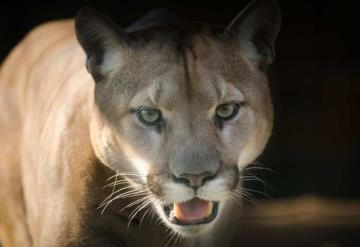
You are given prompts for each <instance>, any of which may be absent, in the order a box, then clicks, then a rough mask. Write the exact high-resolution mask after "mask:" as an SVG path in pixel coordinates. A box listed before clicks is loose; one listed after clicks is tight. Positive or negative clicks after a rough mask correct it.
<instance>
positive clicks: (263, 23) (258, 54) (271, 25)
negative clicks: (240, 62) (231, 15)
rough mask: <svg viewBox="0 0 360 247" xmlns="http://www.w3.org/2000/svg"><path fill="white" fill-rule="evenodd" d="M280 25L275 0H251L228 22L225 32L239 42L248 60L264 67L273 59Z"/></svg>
mask: <svg viewBox="0 0 360 247" xmlns="http://www.w3.org/2000/svg"><path fill="white" fill-rule="evenodd" d="M280 26H281V11H280V7H279V4H278V3H277V1H276V0H253V1H251V2H250V3H249V4H248V5H247V6H246V7H245V8H244V9H243V10H242V11H241V12H240V13H239V14H238V15H237V16H236V17H235V19H234V20H233V21H232V22H231V23H230V25H229V26H228V27H227V28H226V30H225V34H226V35H227V36H230V37H232V38H235V40H236V42H239V45H240V46H241V47H242V48H243V49H244V50H246V51H247V52H246V53H247V54H246V55H247V57H248V58H249V59H250V60H252V61H254V62H255V63H256V64H257V65H258V66H259V67H260V68H265V67H267V65H269V64H270V63H272V61H273V60H274V57H275V52H274V43H275V40H276V38H277V35H278V33H279V30H280Z"/></svg>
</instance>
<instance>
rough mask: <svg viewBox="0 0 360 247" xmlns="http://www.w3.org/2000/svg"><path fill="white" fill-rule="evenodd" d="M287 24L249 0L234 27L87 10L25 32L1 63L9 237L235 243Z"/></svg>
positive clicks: (0, 120) (2, 225)
mask: <svg viewBox="0 0 360 247" xmlns="http://www.w3.org/2000/svg"><path fill="white" fill-rule="evenodd" d="M279 27H280V10H279V7H278V4H277V2H276V1H274V0H254V1H252V2H251V3H249V4H248V5H247V6H246V7H245V9H244V10H243V11H242V12H241V13H240V14H239V15H238V16H237V17H236V18H235V19H234V21H232V22H231V24H230V25H229V26H227V27H219V26H216V27H214V26H211V25H207V24H201V23H198V22H190V21H185V20H183V19H180V18H178V17H176V16H175V15H174V14H172V13H170V12H168V11H165V10H155V11H153V12H150V13H149V14H148V15H146V16H145V17H143V18H142V19H140V20H138V21H137V22H135V23H134V24H132V25H131V26H130V27H128V28H126V29H121V28H120V27H118V26H117V25H116V24H115V23H114V22H113V21H111V20H110V19H109V18H107V17H105V16H103V15H102V14H99V13H97V12H96V11H94V10H92V9H89V8H85V9H82V10H81V11H80V12H79V14H78V15H77V17H76V19H75V20H63V21H56V22H50V23H46V24H44V25H41V26H39V27H37V28H35V29H34V30H33V31H31V32H30V33H29V34H28V35H27V36H26V37H25V38H24V40H23V41H22V42H20V43H19V44H18V45H17V46H16V47H15V49H14V50H13V51H12V52H11V53H10V54H9V56H8V57H7V59H6V60H5V61H4V63H3V64H2V66H1V70H0V112H1V114H0V147H1V148H0V198H1V201H0V217H1V218H0V242H1V245H2V246H3V247H9V246H10V247H13V246H15V247H17V246H21V247H26V246H46V247H49V246H52V247H57V246H164V245H166V244H169V243H171V244H175V242H177V243H176V245H177V246H181V245H182V244H185V245H187V246H189V244H190V245H192V246H220V245H221V246H226V245H227V244H229V243H230V242H231V237H232V234H233V232H234V231H235V230H236V224H237V220H238V218H237V217H238V207H239V203H238V202H237V200H238V199H240V196H241V193H242V172H243V170H244V169H245V167H246V166H247V165H249V164H250V163H251V162H253V161H254V160H255V159H256V158H257V156H258V155H259V154H260V153H261V152H262V151H263V149H264V147H265V145H266V143H267V141H268V139H269V136H270V133H271V130H272V118H273V115H272V104H271V99H270V96H269V89H268V80H267V76H266V71H267V68H268V66H269V64H271V62H272V61H273V59H274V42H275V39H276V37H277V34H278V32H279ZM172 242H174V243H172Z"/></svg>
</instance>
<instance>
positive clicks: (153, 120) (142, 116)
mask: <svg viewBox="0 0 360 247" xmlns="http://www.w3.org/2000/svg"><path fill="white" fill-rule="evenodd" d="M136 115H137V117H138V119H139V120H140V121H141V122H142V123H143V124H145V125H148V126H153V125H156V124H158V123H159V122H160V121H161V119H162V116H161V112H160V111H159V110H157V109H153V108H140V109H139V110H138V111H137V112H136Z"/></svg>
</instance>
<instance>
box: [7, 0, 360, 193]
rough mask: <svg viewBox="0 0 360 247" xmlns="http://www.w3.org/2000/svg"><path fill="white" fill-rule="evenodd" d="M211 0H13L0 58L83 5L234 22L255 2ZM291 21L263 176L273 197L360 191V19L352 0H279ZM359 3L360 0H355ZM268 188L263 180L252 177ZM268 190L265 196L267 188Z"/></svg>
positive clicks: (128, 13) (283, 41)
mask: <svg viewBox="0 0 360 247" xmlns="http://www.w3.org/2000/svg"><path fill="white" fill-rule="evenodd" d="M247 2H248V1H246V0H239V1H236V2H232V1H228V0H221V1H216V2H206V1H195V0H194V1H192V2H184V1H171V2H170V1H163V2H160V1H147V2H146V1H141V0H137V1H120V0H117V1H109V0H101V1H100V0H96V1H64V0H63V1H46V2H41V1H36V0H32V1H27V0H23V1H19V0H17V1H6V2H2V4H1V6H0V8H1V15H0V30H1V36H0V60H2V59H3V58H4V57H5V55H6V54H7V53H8V52H9V51H10V49H11V48H12V47H13V46H14V45H15V44H16V43H17V42H18V41H20V39H21V38H22V37H23V36H24V35H25V34H26V32H28V31H29V30H30V29H31V28H33V27H34V26H36V25H38V24H40V23H42V22H45V21H47V20H53V19H61V18H70V17H74V16H75V14H76V12H77V10H78V9H79V8H80V7H81V6H87V5H90V6H93V7H96V8H98V9H99V10H101V11H103V12H105V13H108V14H109V15H110V16H112V17H113V18H114V19H115V20H116V21H118V22H119V23H120V25H121V26H124V27H125V26H126V25H128V24H129V23H130V22H131V21H134V20H135V19H137V18H138V17H140V16H141V15H143V14H145V13H146V12H147V11H149V10H151V9H152V8H155V7H165V8H168V9H170V10H173V11H174V12H175V13H177V14H178V15H179V16H182V17H186V18H190V19H193V20H200V21H206V22H210V23H214V24H215V23H216V24H227V23H229V22H230V21H231V19H232V18H233V17H235V16H236V14H237V13H238V12H239V11H240V10H241V9H242V7H243V6H244V5H245V4H246V3H247ZM279 2H280V5H281V8H282V12H283V26H282V29H281V33H280V36H279V39H278V42H277V44H276V46H277V57H276V60H275V63H274V64H273V65H272V67H271V70H270V73H269V77H270V80H271V82H270V85H271V90H272V95H273V100H274V107H275V128H274V131H273V132H274V133H273V135H272V138H271V140H270V143H269V145H268V147H267V149H266V151H265V153H264V154H263V155H262V157H260V159H259V161H260V162H261V163H262V164H263V165H264V166H265V167H268V168H271V170H272V171H267V170H264V171H263V172H261V173H258V174H257V175H259V176H261V178H262V179H265V180H266V181H267V182H268V183H269V184H270V185H271V186H272V187H273V189H272V188H270V186H265V187H266V188H265V191H266V193H267V194H268V195H269V196H270V197H271V198H278V197H292V196H297V195H302V194H309V193H311V194H317V195H321V196H326V197H337V198H338V197H341V198H354V199H355V198H360V190H359V188H360V179H359V177H360V166H359V153H360V150H358V148H359V145H358V142H359V135H358V134H359V133H360V131H359V128H360V121H359V120H360V117H359V110H358V106H359V98H360V85H359V84H360V61H359V55H360V54H359V44H360V38H359V37H360V34H359V33H360V31H359V30H360V27H359V24H360V21H359V16H358V13H357V7H356V6H355V5H354V4H353V5H351V4H350V2H348V1H326V0H322V1H321V0H320V1H314V0H303V1H300V0H293V1H285V0H283V1H279ZM354 2H355V1H354ZM248 186H253V187H254V188H255V189H259V190H261V191H264V188H262V185H261V184H251V185H248ZM259 197H261V195H259Z"/></svg>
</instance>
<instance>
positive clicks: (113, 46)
mask: <svg viewBox="0 0 360 247" xmlns="http://www.w3.org/2000/svg"><path fill="white" fill-rule="evenodd" d="M75 31H76V37H77V39H78V41H79V43H80V45H81V47H82V48H83V49H84V51H85V53H86V56H87V62H86V67H87V69H88V71H89V72H90V73H91V74H92V76H93V78H94V80H95V81H96V82H98V81H100V80H102V79H103V78H104V77H106V76H107V75H106V74H105V73H104V71H102V69H101V65H102V64H103V62H104V59H106V57H105V56H106V53H107V52H108V53H113V52H115V51H119V50H120V49H121V48H122V47H124V46H126V45H129V44H130V43H131V38H130V36H129V35H128V34H127V33H126V32H125V31H123V30H122V29H121V28H119V27H118V26H117V25H116V24H115V23H114V22H113V21H112V20H110V19H109V18H108V17H106V16H104V15H103V14H101V13H99V12H98V11H96V10H94V9H92V8H89V7H85V8H82V9H81V10H80V11H79V12H78V14H77V16H76V18H75Z"/></svg>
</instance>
